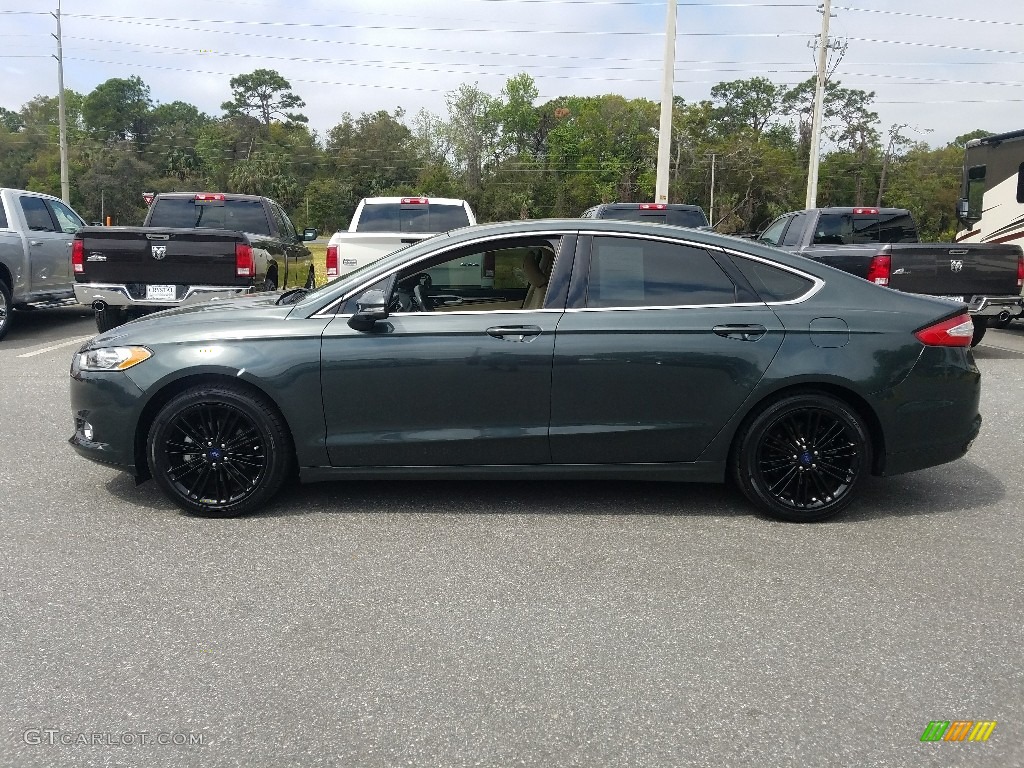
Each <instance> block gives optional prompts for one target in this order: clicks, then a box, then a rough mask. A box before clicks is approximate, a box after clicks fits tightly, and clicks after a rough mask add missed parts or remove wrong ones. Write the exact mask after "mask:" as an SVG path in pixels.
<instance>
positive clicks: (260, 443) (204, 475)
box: [146, 385, 292, 517]
mask: <svg viewBox="0 0 1024 768" xmlns="http://www.w3.org/2000/svg"><path fill="white" fill-rule="evenodd" d="M146 453H147V458H148V462H149V470H150V473H151V474H152V475H153V478H154V479H155V480H156V482H157V484H159V486H160V488H161V489H162V490H163V491H164V493H166V494H167V496H168V497H170V499H171V500H172V501H174V502H175V503H176V504H177V505H178V506H180V507H181V508H182V509H184V510H186V511H188V512H191V513H192V514H195V515H201V516H203V517H235V516H237V515H244V514H247V513H250V512H254V511H256V510H258V509H259V508H260V507H262V506H263V505H264V504H266V502H267V501H269V500H270V498H271V497H272V496H273V495H274V494H275V493H276V492H277V491H278V489H280V487H281V484H282V483H283V482H284V480H285V477H286V476H287V474H288V472H289V470H290V468H291V464H292V440H291V436H290V434H289V432H288V429H287V427H286V425H285V422H284V419H283V418H282V416H281V415H280V414H279V413H278V411H277V409H276V408H275V407H274V405H273V404H272V403H270V402H269V401H267V400H266V398H264V397H263V396H261V395H259V394H257V393H254V392H250V391H248V390H243V389H241V388H237V387H234V386H230V385H202V386H198V387H193V388H192V389H188V390H186V391H184V392H182V393H180V394H178V395H176V396H175V397H173V398H171V400H170V401H168V402H167V404H166V405H164V406H163V408H161V409H160V412H159V413H158V414H157V416H156V419H155V420H154V421H153V424H152V426H151V427H150V430H149V437H148V442H147V450H146Z"/></svg>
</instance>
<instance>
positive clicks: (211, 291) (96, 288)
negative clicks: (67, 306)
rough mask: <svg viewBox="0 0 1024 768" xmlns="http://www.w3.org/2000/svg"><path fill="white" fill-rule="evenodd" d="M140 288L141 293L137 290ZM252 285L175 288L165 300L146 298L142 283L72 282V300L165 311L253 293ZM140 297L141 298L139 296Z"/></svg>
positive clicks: (181, 286) (180, 286) (185, 286)
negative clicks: (171, 297) (73, 293)
mask: <svg viewBox="0 0 1024 768" xmlns="http://www.w3.org/2000/svg"><path fill="white" fill-rule="evenodd" d="M140 289H141V291H140ZM253 290H254V289H253V287H252V286H231V287H228V286H223V285H176V286H175V297H174V298H173V299H167V300H154V299H146V298H144V297H145V293H146V288H145V285H144V284H142V283H133V284H120V283H75V300H76V301H78V303H79V304H88V305H90V306H91V305H94V304H95V303H96V302H98V301H101V302H103V303H104V304H106V305H108V306H111V307H153V308H157V309H169V308H171V307H183V306H185V305H186V304H198V303H199V302H202V301H210V300H211V299H229V298H233V297H235V296H247V295H249V294H250V293H253ZM140 293H141V294H142V297H140V296H139V294H140Z"/></svg>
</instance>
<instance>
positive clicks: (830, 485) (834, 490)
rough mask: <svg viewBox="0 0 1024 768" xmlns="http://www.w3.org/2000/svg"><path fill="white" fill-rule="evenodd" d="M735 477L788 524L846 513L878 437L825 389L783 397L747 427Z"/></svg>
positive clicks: (738, 447) (764, 508)
mask: <svg viewBox="0 0 1024 768" xmlns="http://www.w3.org/2000/svg"><path fill="white" fill-rule="evenodd" d="M732 463H733V475H734V478H735V480H736V482H737V484H738V485H739V487H740V489H741V490H742V491H743V493H744V495H746V497H747V498H748V499H750V500H751V501H752V502H753V503H754V504H756V505H757V506H758V507H759V508H760V509H761V510H762V511H764V512H766V513H767V514H769V515H771V516H772V517H775V518H778V519H780V520H786V521H788V522H813V521H816V520H824V519H825V518H828V517H832V516H833V515H835V514H837V513H839V512H840V511H842V510H843V509H844V508H845V507H846V506H847V505H848V504H849V503H850V502H851V501H853V499H854V496H855V491H856V489H857V486H858V485H859V484H860V482H861V480H862V479H863V476H864V475H865V474H867V473H868V472H869V471H870V467H871V439H870V436H869V434H868V430H867V427H866V426H865V425H864V422H863V420H862V419H861V418H860V416H859V415H858V414H857V413H856V411H854V410H853V409H852V408H850V407H849V406H848V405H847V404H846V403H844V402H842V401H841V400H838V399H836V398H834V397H830V396H828V395H824V394H818V393H805V394H796V395H790V396H788V397H785V398H783V399H781V400H777V401H776V402H774V403H771V404H770V405H768V406H767V407H766V408H765V409H764V410H763V411H762V412H761V413H759V414H758V415H756V416H755V417H753V418H752V419H751V420H750V421H749V422H748V423H747V424H746V425H745V427H744V428H743V429H742V430H741V432H740V434H739V437H738V440H737V443H736V450H735V451H734V452H733V461H732Z"/></svg>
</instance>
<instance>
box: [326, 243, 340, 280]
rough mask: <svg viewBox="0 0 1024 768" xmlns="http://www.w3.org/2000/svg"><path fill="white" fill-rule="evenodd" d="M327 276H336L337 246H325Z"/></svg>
mask: <svg viewBox="0 0 1024 768" xmlns="http://www.w3.org/2000/svg"><path fill="white" fill-rule="evenodd" d="M327 276H328V277H337V276H338V246H336V245H328V246H327Z"/></svg>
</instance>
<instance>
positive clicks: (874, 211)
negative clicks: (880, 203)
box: [853, 208, 878, 214]
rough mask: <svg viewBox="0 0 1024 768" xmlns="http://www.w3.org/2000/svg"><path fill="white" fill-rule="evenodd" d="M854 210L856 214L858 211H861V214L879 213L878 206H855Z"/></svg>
mask: <svg viewBox="0 0 1024 768" xmlns="http://www.w3.org/2000/svg"><path fill="white" fill-rule="evenodd" d="M853 212H854V213H855V214H857V213H860V214H864V213H868V214H877V213H878V209H877V208H854V209H853Z"/></svg>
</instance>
